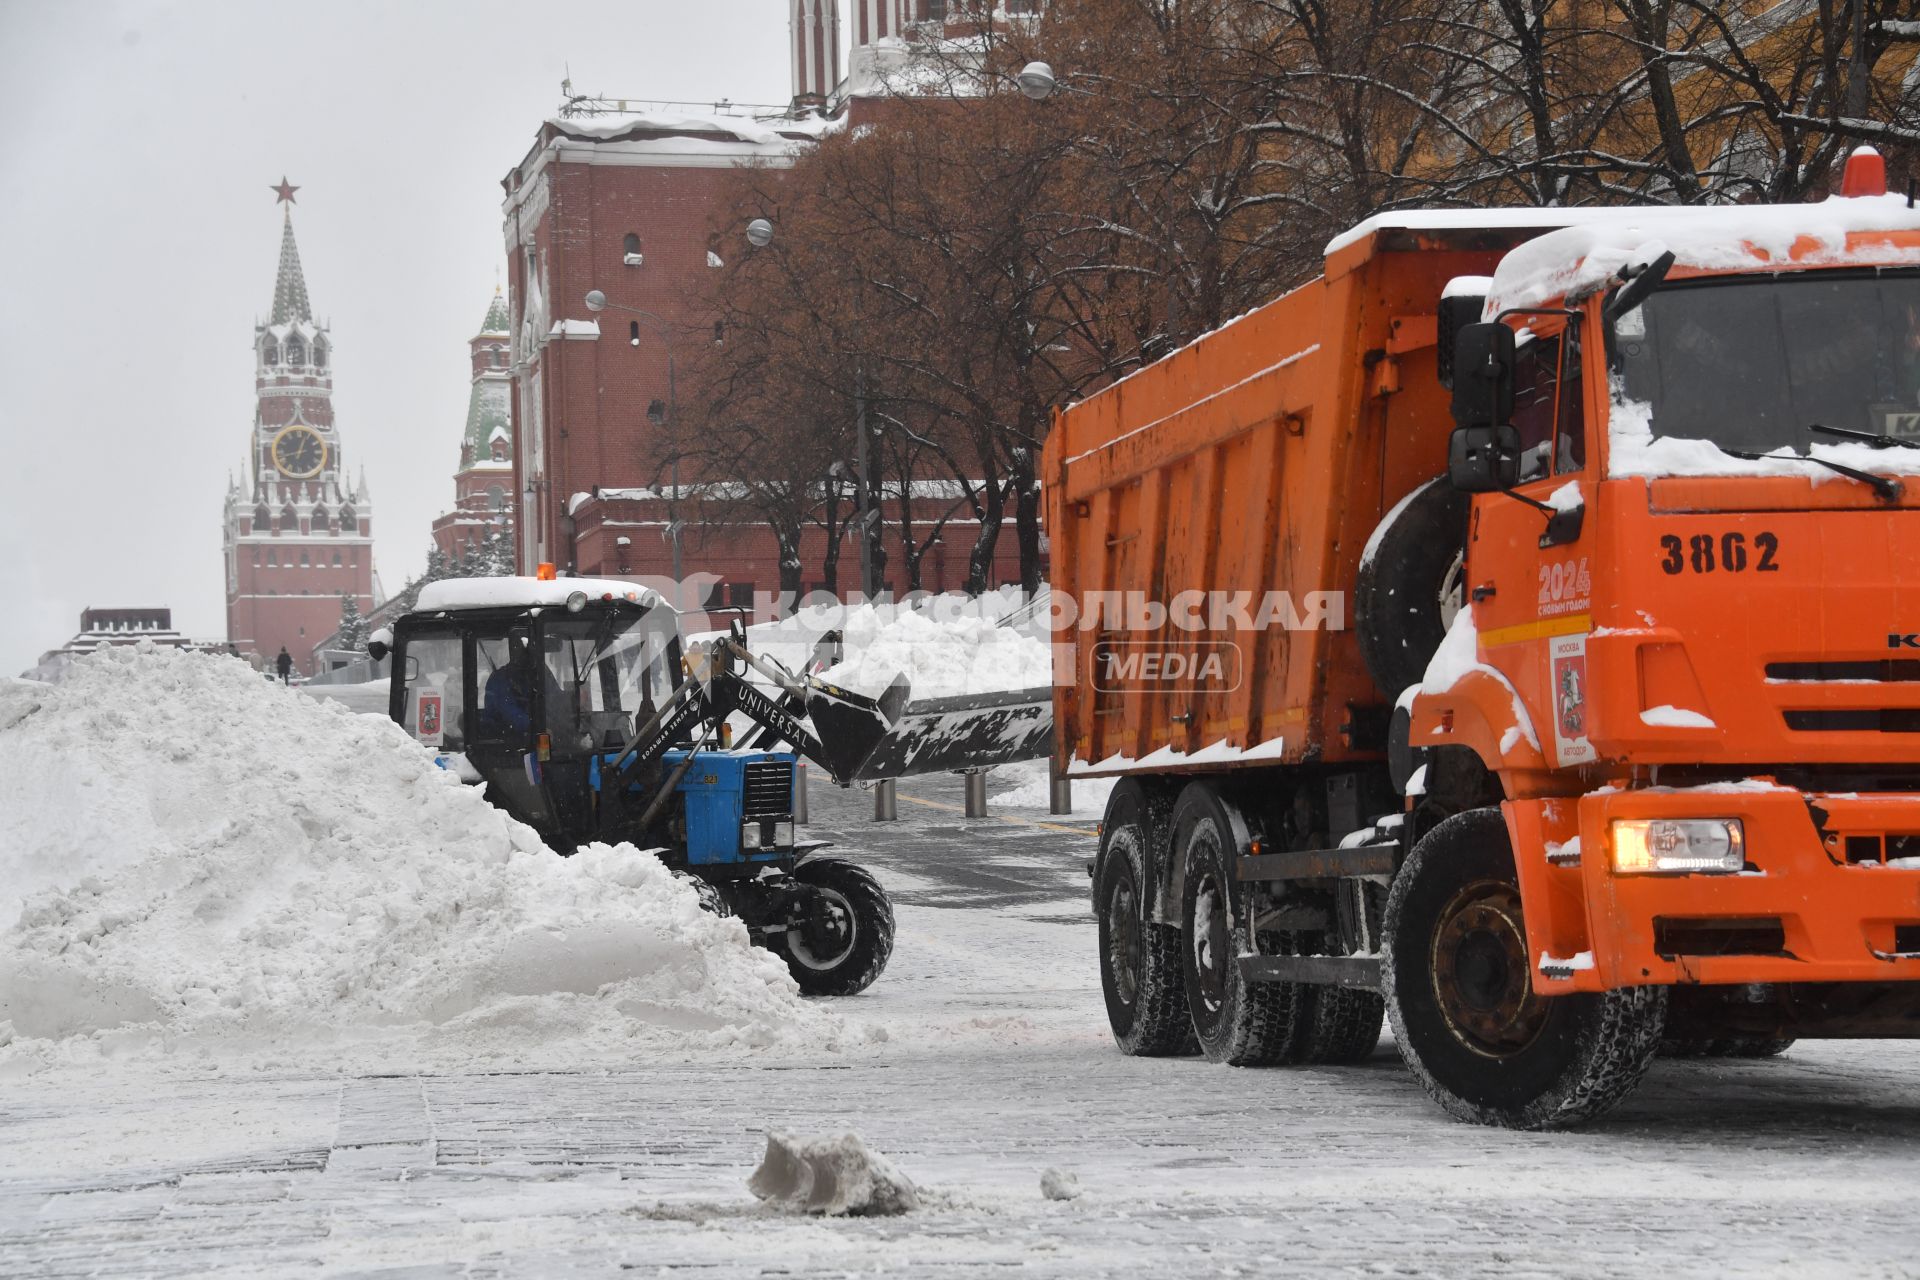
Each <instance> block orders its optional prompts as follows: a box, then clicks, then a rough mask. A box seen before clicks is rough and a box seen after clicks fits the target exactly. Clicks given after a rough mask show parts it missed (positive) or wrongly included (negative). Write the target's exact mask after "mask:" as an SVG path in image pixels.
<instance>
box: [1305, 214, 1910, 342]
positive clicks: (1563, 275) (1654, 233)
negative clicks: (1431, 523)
mask: <svg viewBox="0 0 1920 1280" xmlns="http://www.w3.org/2000/svg"><path fill="white" fill-rule="evenodd" d="M1529 228H1539V229H1540V230H1542V231H1543V232H1544V234H1542V235H1541V236H1539V237H1538V238H1537V239H1533V240H1528V241H1527V242H1525V243H1524V244H1521V245H1519V246H1517V247H1516V248H1514V249H1513V250H1511V251H1510V252H1508V254H1507V255H1506V256H1505V257H1504V258H1502V259H1501V260H1500V265H1499V266H1498V267H1497V268H1496V269H1495V271H1494V274H1493V279H1492V283H1491V286H1490V288H1489V290H1488V314H1489V315H1491V314H1493V313H1494V311H1495V310H1497V309H1500V308H1505V307H1530V306H1539V305H1540V304H1542V303H1544V302H1547V301H1549V300H1551V299H1553V298H1558V297H1563V296H1565V295H1566V294H1567V293H1569V292H1578V291H1580V290H1583V289H1589V288H1596V287H1598V286H1600V285H1602V284H1604V283H1605V282H1606V281H1607V279H1608V278H1609V277H1611V276H1612V275H1613V274H1614V273H1615V272H1617V271H1618V270H1619V269H1620V268H1621V267H1622V266H1625V265H1626V264H1627V263H1629V262H1632V261H1635V260H1636V259H1639V258H1653V257H1657V256H1658V255H1659V254H1660V252H1661V251H1662V250H1672V251H1673V256H1674V264H1675V266H1676V267H1679V268H1682V269H1691V270H1695V271H1742V270H1764V269H1766V268H1768V267H1772V266H1778V265H1781V264H1783V263H1786V262H1789V261H1791V262H1792V263H1793V264H1794V265H1796V266H1845V265H1847V264H1849V263H1851V262H1862V263H1866V262H1871V263H1874V264H1877V265H1886V264H1888V263H1896V262H1915V263H1920V245H1902V246H1890V245H1885V244H1876V245H1873V246H1871V247H1870V248H1866V249H1861V248H1858V247H1851V246H1849V245H1848V243H1847V237H1848V236H1850V235H1858V234H1863V233H1865V234H1871V233H1874V232H1920V208H1909V207H1908V205H1907V201H1906V198H1905V197H1904V196H1895V195H1871V196H1833V197H1830V198H1828V199H1826V200H1821V201H1817V202H1814V203H1810V204H1780V205H1656V206H1649V207H1633V208H1606V209H1410V210H1403V211H1401V212H1397V213H1383V214H1379V215H1376V216H1375V217H1372V218H1368V219H1367V220H1366V221H1365V222H1362V223H1360V224H1359V225H1357V226H1355V227H1353V228H1352V229H1350V230H1348V231H1345V232H1342V233H1341V234H1340V235H1338V236H1336V237H1334V238H1333V240H1331V241H1330V242H1328V244H1327V254H1328V256H1329V257H1331V256H1332V255H1333V254H1335V253H1337V252H1338V251H1340V250H1342V249H1345V248H1347V247H1348V246H1350V245H1355V244H1358V243H1360V242H1361V241H1362V240H1364V239H1366V238H1367V237H1369V236H1371V235H1373V234H1375V233H1376V232H1380V231H1389V230H1406V231H1473V230H1526V229H1529ZM1802 240H1809V241H1812V242H1813V245H1812V247H1811V248H1810V249H1808V248H1803V249H1802V251H1801V252H1800V253H1799V254H1797V255H1796V254H1794V253H1793V249H1794V246H1795V245H1796V244H1797V243H1799V242H1800V241H1802ZM1643 250H1645V252H1642V251H1643Z"/></svg>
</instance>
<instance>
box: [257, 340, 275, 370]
mask: <svg viewBox="0 0 1920 1280" xmlns="http://www.w3.org/2000/svg"><path fill="white" fill-rule="evenodd" d="M260 361H261V363H262V364H279V363H280V344H279V343H277V342H275V341H273V340H272V339H271V338H269V339H268V340H267V341H265V342H263V343H261V344H260Z"/></svg>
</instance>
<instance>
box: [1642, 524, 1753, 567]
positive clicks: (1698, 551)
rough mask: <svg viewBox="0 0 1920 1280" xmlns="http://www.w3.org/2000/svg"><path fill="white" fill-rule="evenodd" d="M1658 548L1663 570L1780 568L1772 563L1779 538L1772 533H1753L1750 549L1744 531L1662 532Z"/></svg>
mask: <svg viewBox="0 0 1920 1280" xmlns="http://www.w3.org/2000/svg"><path fill="white" fill-rule="evenodd" d="M1660 551H1661V556H1660V568H1661V570H1662V571H1663V572H1666V573H1715V572H1721V571H1724V572H1726V573H1744V572H1745V571H1746V570H1747V569H1749V568H1751V569H1752V570H1753V571H1754V572H1755V573H1777V572H1779V569H1780V566H1779V565H1778V564H1777V563H1775V557H1776V556H1778V555H1779V554H1780V539H1779V537H1778V536H1777V535H1775V534H1772V533H1756V534H1754V535H1753V547H1752V551H1751V553H1749V551H1748V547H1747V535H1746V534H1744V533H1732V532H1728V533H1723V534H1721V535H1720V536H1719V537H1717V538H1716V537H1715V536H1714V535H1712V534H1710V533H1696V534H1694V535H1693V536H1692V537H1690V538H1682V537H1681V536H1680V535H1679V534H1677V533H1669V534H1664V535H1662V536H1661V539H1660Z"/></svg>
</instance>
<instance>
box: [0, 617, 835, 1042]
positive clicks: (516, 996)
mask: <svg viewBox="0 0 1920 1280" xmlns="http://www.w3.org/2000/svg"><path fill="white" fill-rule="evenodd" d="M0 778H4V780H5V782H4V786H5V788H6V795H5V800H4V803H0V930H4V932H0V1044H5V1043H6V1041H7V1039H8V1033H9V1031H10V1033H11V1037H12V1039H13V1044H12V1047H11V1048H10V1049H0V1061H4V1060H5V1059H6V1058H8V1057H13V1058H16V1059H17V1058H18V1057H19V1056H20V1055H21V1054H22V1053H38V1054H39V1055H40V1056H41V1057H43V1058H45V1057H47V1056H51V1055H57V1054H65V1053H72V1052H76V1051H79V1050H80V1049H82V1048H84V1047H85V1043H86V1042H87V1041H91V1042H93V1043H94V1044H95V1045H97V1046H99V1047H101V1048H104V1049H114V1050H118V1049H121V1048H124V1047H129V1046H131V1047H140V1046H146V1045H152V1046H157V1047H162V1048H170V1047H185V1046H195V1047H219V1048H220V1049H222V1050H223V1051H290V1050H296V1049H298V1048H300V1047H302V1046H314V1045H318V1044H326V1045H328V1046H329V1047H330V1052H331V1053H334V1054H336V1055H337V1054H338V1052H339V1050H340V1049H341V1048H342V1047H344V1046H348V1045H355V1044H359V1045H367V1046H369V1047H370V1048H372V1049H374V1050H375V1051H378V1049H379V1048H380V1047H381V1046H385V1047H386V1048H387V1049H391V1048H392V1047H393V1045H394V1042H395V1040H396V1039H400V1040H405V1041H407V1042H409V1043H411V1044H413V1045H414V1046H415V1047H416V1048H417V1049H421V1050H425V1051H432V1050H434V1049H436V1048H437V1049H439V1050H442V1051H445V1052H447V1053H451V1054H453V1055H455V1056H456V1057H457V1058H458V1059H459V1060H461V1061H468V1060H471V1059H472V1058H474V1057H482V1058H484V1057H489V1056H517V1055H524V1054H526V1053H528V1052H533V1051H537V1050H549V1051H553V1052H556V1053H558V1054H561V1055H564V1056H565V1057H566V1058H567V1060H568V1061H578V1060H579V1058H580V1057H581V1056H582V1054H583V1053H586V1054H589V1055H590V1054H591V1051H593V1050H595V1049H598V1050H601V1051H603V1053H606V1052H610V1053H613V1054H615V1055H617V1056H618V1057H620V1058H622V1059H625V1058H626V1057H628V1056H629V1055H631V1054H632V1053H633V1052H634V1051H635V1050H636V1049H639V1050H646V1049H649V1048H651V1049H656V1050H657V1049H688V1048H718V1047H736V1046H737V1047H758V1046H766V1045H772V1044H777V1043H792V1042H794V1041H796V1040H797V1039H799V1038H806V1039H808V1040H812V1041H818V1040H820V1039H823V1038H826V1039H831V1038H832V1037H833V1036H834V1035H836V1034H837V1032H838V1028H839V1024H838V1022H837V1020H835V1019H834V1018H833V1016H832V1015H831V1014H830V1013H828V1012H827V1011H826V1010H825V1009H822V1008H820V1007H818V1006H812V1005H808V1004H805V1003H803V1002H802V1001H801V1000H800V998H799V996H798V993H797V989H796V988H795V986H794V984H793V982H792V980H791V979H790V978H789V976H788V975H787V973H786V969H785V966H784V965H783V964H782V963H781V962H780V961H779V960H778V959H777V958H776V957H774V956H773V955H771V954H769V953H768V952H765V951H763V950H759V949H756V948H754V947H752V946H750V945H749V942H748V939H747V934H746V930H745V928H744V927H743V926H742V925H741V924H740V923H739V922H738V921H737V920H723V919H720V918H719V917H716V916H713V915H710V914H708V913H706V912H703V911H702V910H701V909H700V907H699V903H698V900H697V898H696V896H695V894H694V891H693V889H692V888H691V887H690V886H689V885H688V884H687V883H685V882H683V881H681V880H679V879H677V878H676V877H674V876H673V875H672V874H671V873H670V872H668V871H667V870H666V869H665V868H664V867H663V866H662V865H661V864H660V862H659V861H658V860H657V859H656V858H654V857H653V856H652V855H651V854H648V853H643V852H640V851H637V850H635V849H633V848H632V847H631V846H624V845H623V846H619V847H606V846H600V845H596V846H592V847H590V848H588V849H585V850H583V851H581V852H580V853H579V854H577V855H576V856H574V857H573V858H570V859H562V858H560V857H558V856H556V855H554V854H553V853H551V852H550V851H548V850H547V849H546V848H544V847H543V846H542V845H541V844H540V842H539V840H538V838H537V837H536V836H535V835H534V833H533V832H532V830H530V829H529V828H527V827H525V826H523V825H521V824H519V823H517V822H514V821H513V820H511V819H509V818H508V817H507V816H506V815H505V814H503V813H501V812H500V811H498V810H496V809H495V808H493V807H492V806H491V805H489V804H488V803H487V802H486V800H485V799H484V797H483V796H482V795H481V794H480V792H479V791H478V790H477V789H474V788H471V787H465V786H462V785H460V784H459V783H458V782H457V780H455V779H454V777H453V776H452V775H451V774H448V773H446V772H444V771H442V770H440V769H438V768H436V767H435V766H434V764H433V761H432V758H431V756H430V755H428V754H427V753H426V752H424V751H422V750H421V749H420V748H419V747H418V746H417V745H416V744H415V743H414V742H413V741H412V740H411V739H409V738H408V737H407V736H406V734H405V733H404V732H402V731H401V730H400V729H399V728H398V726H396V725H394V724H392V723H391V722H389V721H385V720H382V719H379V718H376V717H372V716H363V715H356V714H354V713H352V712H350V711H348V710H346V709H345V708H344V707H342V706H340V705H339V704H337V703H334V702H331V701H321V700H317V699H313V698H308V697H304V696H302V695H300V694H298V693H294V692H291V691H288V690H285V689H282V688H281V687H279V686H278V685H274V684H271V683H269V682H266V681H263V680H261V679H260V678H259V677H258V676H257V675H255V674H254V673H253V672H252V671H250V670H249V669H248V668H246V667H245V666H244V665H242V664H240V663H237V662H234V661H233V660H231V659H228V658H224V657H217V656H208V655H200V654H182V653H176V652H165V651H160V652H155V651H152V650H151V649H149V648H148V647H147V646H141V647H140V648H139V649H138V650H136V649H115V650H111V651H108V652H105V653H102V654H100V655H98V656H97V657H94V658H90V659H88V660H87V661H85V662H82V663H79V664H76V666H75V668H74V670H73V672H72V674H71V677H70V678H69V680H68V681H67V682H66V683H65V684H63V685H60V686H58V687H49V686H44V685H37V684H31V683H26V682H17V681H7V682H0ZM9 1024H11V1025H10V1027H9ZM75 1038H83V1039H80V1040H76V1039H75ZM60 1041H64V1042H66V1043H65V1044H64V1045H49V1044H48V1043H47V1042H60ZM35 1042H38V1043H37V1047H36V1044H35Z"/></svg>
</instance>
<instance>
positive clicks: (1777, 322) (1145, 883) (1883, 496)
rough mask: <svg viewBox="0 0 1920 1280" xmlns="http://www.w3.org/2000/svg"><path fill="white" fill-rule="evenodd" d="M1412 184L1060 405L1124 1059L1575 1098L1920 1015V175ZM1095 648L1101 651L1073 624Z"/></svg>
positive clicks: (1857, 169)
mask: <svg viewBox="0 0 1920 1280" xmlns="http://www.w3.org/2000/svg"><path fill="white" fill-rule="evenodd" d="M1882 174H1883V171H1882V170H1881V168H1880V162H1879V159H1878V157H1876V156H1873V155H1872V154H1871V153H1856V155H1855V157H1854V158H1853V159H1852V161H1851V162H1850V163H1849V167H1848V174H1847V181H1846V190H1847V192H1848V194H1847V195H1845V196H1842V197H1835V198H1833V199H1830V200H1827V201H1823V202H1820V203H1817V204H1808V205H1798V206H1781V207H1773V208H1739V209H1658V210H1648V209H1638V210H1604V211H1601V210H1596V211H1587V212H1581V211H1567V210H1529V211H1481V212H1471V211H1458V210H1455V211H1446V212H1435V213H1417V212H1416V213H1407V214H1401V215H1391V216H1384V217H1380V218H1376V219H1374V220H1372V221H1369V222H1367V223H1364V224H1362V225H1361V226H1359V227H1357V228H1355V229H1354V230H1353V231H1352V232H1349V233H1348V234H1346V235H1344V236H1342V237H1340V238H1339V239H1338V240H1336V241H1335V242H1334V243H1333V244H1332V245H1330V246H1329V248H1328V252H1327V256H1326V271H1325V274H1324V275H1323V276H1322V277H1320V278H1318V279H1315V280H1314V281H1312V282H1311V283H1309V284H1307V285H1304V286H1302V287H1301V288H1299V289H1297V290H1295V291H1293V292H1292V293H1289V294H1287V295H1286V296H1284V297H1282V298H1280V299H1278V300H1276V301H1275V302H1273V303H1272V304H1270V305H1268V306H1266V307H1263V308H1261V309H1260V310H1258V311H1255V312H1253V313H1251V314H1249V315H1247V316H1245V317H1243V318H1241V319H1240V320H1238V321H1236V322H1235V323H1233V324H1231V325H1229V326H1227V327H1226V328H1224V329H1222V330H1220V331H1218V332H1216V333H1213V334H1210V335H1208V336H1207V337H1205V338H1203V339H1201V340H1200V341H1198V342H1196V343H1194V344H1193V345H1192V346H1191V347H1189V348H1187V349H1186V350H1184V351H1181V352H1179V353H1177V354H1175V355H1173V356H1171V357H1169V358H1167V359H1165V360H1163V361H1161V362H1160V363H1158V364H1156V365H1153V366H1151V367H1149V368H1147V369H1144V370H1142V371H1141V372H1139V373H1138V374H1136V375H1134V376H1133V377H1131V378H1128V379H1126V380H1124V381H1122V382H1120V383H1118V384H1116V385H1115V386H1113V387H1111V388H1108V389H1107V390H1105V391H1103V392H1101V393H1100V394H1098V395H1096V396H1094V397H1092V398H1090V399H1088V400H1087V401H1085V402H1084V403H1081V404H1078V405H1075V406H1074V407H1072V408H1070V409H1068V410H1066V411H1064V412H1063V413H1061V414H1060V415H1059V417H1058V419H1057V422H1056V424H1055V427H1054V430H1053V433H1052V436H1051V438H1050V440H1049V441H1048V444H1047V458H1046V464H1045V468H1046V469H1045V477H1046V483H1047V486H1048V502H1049V507H1048V527H1049V530H1050V536H1051V538H1052V558H1053V566H1054V590H1055V595H1056V598H1057V600H1058V601H1060V602H1061V603H1059V604H1057V606H1056V614H1057V617H1058V618H1059V620H1060V621H1062V622H1070V623H1071V626H1072V629H1073V634H1072V636H1071V639H1072V641H1073V644H1074V648H1073V650H1072V652H1073V653H1074V662H1075V664H1076V675H1075V678H1074V680H1073V681H1072V683H1071V684H1070V685H1066V686H1063V687H1061V688H1060V689H1058V690H1057V692H1056V705H1055V721H1056V731H1055V742H1056V750H1057V752H1058V754H1059V757H1060V759H1059V763H1060V764H1061V765H1062V766H1063V767H1064V768H1066V769H1067V771H1068V772H1069V774H1071V775H1073V776H1082V777H1085V776H1095V777H1097V776H1108V777H1116V776H1117V778H1118V782H1117V785H1116V786H1115V787H1114V790H1113V793H1112V796H1111V799H1110V800H1109V801H1108V804H1107V809H1106V815H1105V820H1104V822H1103V824H1102V828H1101V839H1100V845H1099V853H1098V856H1097V859H1096V861H1095V863H1094V865H1093V868H1092V870H1093V875H1094V905H1095V910H1096V913H1097V915H1098V917H1099V925H1100V928H1099V939H1100V960H1101V974H1102V981H1103V986H1104V989H1105V995H1106V1003H1107V1009H1108V1013H1109V1017H1110V1020H1111V1022H1112V1026H1113V1031H1114V1035H1115V1038H1116V1039H1117V1041H1118V1042H1119V1044H1120V1046H1121V1048H1122V1049H1123V1050H1125V1051H1126V1052H1129V1053H1136V1054H1179V1053H1190V1052H1193V1051H1194V1049H1195V1048H1196V1047H1197V1048H1198V1049H1199V1050H1200V1051H1202V1052H1204V1053H1205V1055H1206V1056H1207V1057H1208V1058H1210V1059H1212V1060H1214V1061H1224V1062H1230V1063H1236V1064H1286V1063H1313V1062H1321V1063H1328V1062H1331V1063H1338V1062H1350V1061H1355V1060H1358V1059H1360V1058H1363V1057H1365V1056H1367V1055H1368V1054H1370V1053H1371V1052H1372V1051H1373V1050H1374V1048H1375V1046H1376V1044H1377V1042H1378V1039H1379V1035H1380V1029H1381V1024H1382V1020H1383V1015H1384V1018H1385V1019H1386V1020H1387V1021H1388V1022H1390V1023H1391V1025H1392V1028H1393V1032H1394V1039H1395V1041H1396V1042H1397V1044H1398V1047H1399V1049H1400V1052H1401V1054H1402V1055H1403V1057H1404V1058H1405V1059H1406V1061H1407V1063H1408V1065H1409V1066H1410V1067H1411V1068H1412V1069H1413V1071H1414V1073H1415V1075H1416V1076H1417V1077H1418V1079H1419V1081H1420V1082H1421V1084H1422V1086H1423V1087H1424V1088H1425V1089H1426V1090H1427V1091H1428V1093H1429V1094H1431V1095H1432V1097H1433V1098H1434V1099H1435V1100H1436V1101H1437V1102H1439V1103H1440V1104H1441V1105H1442V1106H1443V1107H1445V1108H1446V1109H1447V1110H1448V1111H1449V1112H1451V1113H1453V1114H1454V1115H1456V1116H1460V1117H1462V1118H1466V1119H1472V1120H1478V1121H1481V1122H1485V1123H1492V1124H1500V1125H1509V1126H1516V1127H1527V1128H1546V1127H1556V1126H1563V1125H1568V1124H1573V1123H1578V1122H1580V1121H1582V1120H1585V1119H1587V1118H1590V1117H1592V1116H1594V1115H1596V1114H1598V1113H1600V1112H1602V1111H1604V1110H1605V1109H1606V1108H1608V1107H1609V1106H1611V1105H1612V1104H1613V1103H1615V1102H1617V1101H1618V1100H1619V1099H1620V1098H1621V1097H1623V1096H1624V1095H1625V1094H1626V1093H1627V1092H1628V1091H1629V1090H1631V1089H1632V1087H1633V1086H1634V1085H1635V1084H1636V1083H1637V1081H1638V1080H1639V1079H1640V1078H1641V1076H1642V1074H1643V1073H1644V1072H1645V1071H1646V1069H1647V1067H1648V1065H1649V1064H1650V1062H1651V1061H1652V1060H1653V1058H1654V1057H1655V1056H1656V1055H1657V1054H1658V1053H1661V1052H1666V1053H1701V1054H1705V1053H1720V1054H1741V1055H1749V1056H1761V1055H1767V1054H1772V1053H1777V1052H1779V1051H1780V1050H1781V1049H1783V1048H1784V1047H1785V1046H1786V1045H1787V1044H1789V1043H1790V1042H1791V1041H1792V1040H1793V1039H1795V1038H1796V1037H1911V1036H1915V1035H1916V1034H1920V981H1917V980H1920V210H1915V209H1913V208H1911V207H1910V206H1909V205H1908V203H1907V201H1905V200H1903V199H1900V198H1897V197H1890V196H1887V195H1886V194H1885V193H1884V178H1883V176H1882ZM1063 638H1064V637H1063Z"/></svg>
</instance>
